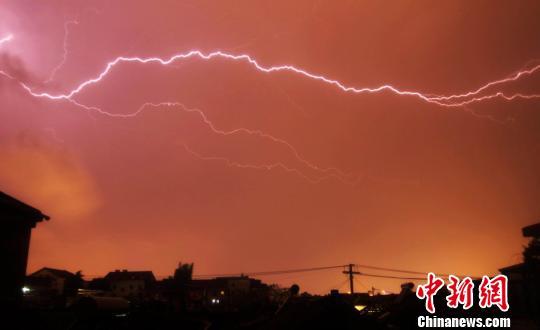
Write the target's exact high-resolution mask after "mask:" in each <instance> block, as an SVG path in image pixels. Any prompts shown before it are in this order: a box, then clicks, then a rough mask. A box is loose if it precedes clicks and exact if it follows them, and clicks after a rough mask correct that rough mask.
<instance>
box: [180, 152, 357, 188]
mask: <svg viewBox="0 0 540 330" xmlns="http://www.w3.org/2000/svg"><path fill="white" fill-rule="evenodd" d="M182 146H183V147H184V149H185V150H186V151H187V152H188V153H190V154H191V155H193V156H195V157H196V158H198V159H200V160H204V161H219V162H222V163H224V164H225V165H227V166H229V167H236V168H241V169H254V170H267V171H271V170H274V169H281V170H283V171H285V172H288V173H294V174H296V175H298V176H299V177H301V178H302V179H304V180H306V181H308V182H309V183H312V184H318V183H320V182H321V181H323V180H326V179H329V178H335V179H338V180H339V181H341V182H342V183H344V184H347V185H354V183H353V182H348V181H344V180H342V179H341V178H340V177H339V176H336V175H334V174H328V175H326V176H322V177H319V178H316V179H313V178H311V177H309V176H307V175H305V174H304V173H302V172H301V171H299V170H298V169H296V168H291V167H288V166H287V165H285V164H283V163H281V162H276V163H273V164H263V165H256V164H245V163H240V162H237V161H233V160H230V159H229V158H226V157H219V156H203V155H201V154H200V153H198V152H195V151H193V150H192V149H190V148H189V147H188V146H187V145H186V144H184V143H182Z"/></svg>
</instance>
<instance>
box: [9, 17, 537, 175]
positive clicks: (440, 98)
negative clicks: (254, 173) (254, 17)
mask: <svg viewBox="0 0 540 330" xmlns="http://www.w3.org/2000/svg"><path fill="white" fill-rule="evenodd" d="M73 24H78V22H77V21H68V22H65V24H64V42H63V56H62V60H61V61H60V62H59V64H58V65H57V66H56V67H55V68H53V70H52V71H51V74H50V76H49V78H48V79H47V82H50V81H52V80H53V79H54V77H55V75H56V73H57V72H58V70H60V69H61V67H62V66H63V65H64V64H65V62H66V60H67V57H68V47H67V39H68V35H69V26H70V25H73ZM12 38H13V35H11V34H10V35H8V36H7V37H5V38H3V39H1V40H0V44H1V43H3V42H7V41H9V40H11V39H12ZM191 58H194V59H200V60H204V61H211V60H214V59H225V60H229V61H234V62H242V63H245V64H248V65H250V66H251V67H253V68H254V69H255V70H257V71H259V72H262V73H266V74H271V73H278V72H289V73H293V74H296V75H300V76H302V77H304V78H308V79H311V80H315V81H318V82H321V83H323V84H326V85H330V86H333V87H335V88H337V89H339V90H341V91H343V92H345V93H354V94H364V93H369V94H374V93H380V92H385V91H386V92H391V93H393V94H396V95H399V96H409V97H415V98H417V99H419V100H421V101H424V102H427V103H430V104H434V105H437V106H441V107H451V108H454V107H464V108H466V106H468V105H470V104H472V103H478V102H483V101H486V100H491V99H495V98H500V99H504V100H506V101H513V100H516V99H526V100H531V99H537V98H540V94H523V93H514V94H511V95H507V94H505V93H504V92H502V91H496V92H494V93H492V94H485V95H484V94H483V93H484V92H486V91H487V90H488V89H490V88H492V87H494V86H497V85H502V84H505V83H511V82H515V81H517V80H519V79H521V78H522V77H525V76H530V75H532V74H534V73H535V72H537V71H538V70H540V65H537V66H534V67H532V68H529V69H523V70H520V71H518V72H516V73H514V74H512V75H510V76H507V77H506V78H503V79H499V80H495V81H491V82H488V83H486V84H484V85H483V86H480V87H479V88H477V89H476V90H472V91H469V92H465V93H461V94H453V95H433V94H427V93H422V92H419V91H409V90H401V89H398V88H397V87H394V86H392V85H389V84H385V85H381V86H379V87H374V88H371V87H355V86H349V85H347V84H345V83H343V82H341V81H339V80H336V79H332V78H328V77H326V76H324V75H321V74H316V73H312V72H309V71H306V70H304V69H301V68H298V67H296V66H293V65H277V66H265V65H262V64H260V63H259V62H258V61H257V60H256V59H255V58H253V57H252V56H250V55H247V54H239V55H237V54H232V53H228V52H223V51H215V52H210V53H205V52H202V51H200V50H192V51H188V52H185V53H179V54H175V55H172V56H170V57H168V58H162V57H124V56H120V57H117V58H115V59H113V60H112V61H110V62H108V63H107V64H106V66H105V68H104V69H103V71H101V72H100V73H99V74H97V75H96V76H95V77H93V78H90V79H88V80H85V81H83V82H82V83H80V84H79V85H77V86H76V87H75V88H73V89H72V90H70V91H68V92H65V93H58V94H53V93H49V92H43V91H36V90H35V89H34V88H32V87H31V86H29V85H28V84H26V83H25V82H22V81H18V80H17V82H18V83H19V85H20V86H21V87H22V88H23V89H24V90H25V91H26V92H28V93H29V95H31V96H33V97H36V98H46V99H49V100H55V101H56V100H64V101H67V102H69V103H71V104H73V105H75V106H77V107H80V108H83V109H85V110H90V111H96V112H98V113H100V114H102V115H106V116H109V117H117V118H130V117H135V116H137V115H138V114H140V113H141V112H143V111H144V110H145V109H147V108H159V107H163V106H167V107H176V108H179V109H181V110H182V111H184V112H192V113H197V114H198V115H199V116H200V117H201V119H202V120H203V122H204V123H205V124H206V125H207V126H208V127H209V128H210V129H211V130H212V132H213V133H215V134H219V135H222V136H228V135H233V134H248V135H253V136H257V137H259V138H263V139H267V140H271V141H272V142H274V143H277V144H280V145H283V146H284V147H286V148H287V149H288V150H289V151H290V152H291V153H292V154H293V155H294V157H295V159H296V160H297V161H299V162H300V163H301V164H303V165H304V166H306V167H307V168H309V169H311V170H313V171H316V172H318V173H320V174H321V175H322V176H321V177H319V178H318V179H316V180H314V179H312V178H310V177H308V176H306V175H305V174H304V173H302V172H301V171H300V170H298V169H296V168H291V167H287V166H286V165H285V164H283V163H280V162H277V163H274V164H269V165H253V164H240V163H238V162H235V161H232V160H229V159H227V158H222V157H207V156H202V155H200V154H198V153H196V152H194V151H193V150H191V149H189V148H187V146H185V145H184V148H185V149H186V151H188V152H189V153H190V154H192V155H194V156H196V157H197V158H199V159H201V160H213V161H218V160H219V161H222V162H225V163H226V164H227V165H228V166H234V167H240V168H256V169H266V170H271V169H275V168H281V169H283V170H285V171H287V172H294V173H296V174H298V175H300V176H301V177H303V178H305V179H307V180H308V181H310V182H311V183H318V182H320V181H322V180H323V179H326V178H328V177H333V178H336V179H338V180H340V181H342V182H344V183H346V184H354V181H351V180H350V178H351V176H352V175H351V174H350V173H345V172H344V171H342V170H340V169H338V168H334V167H326V168H325V167H319V166H317V165H315V164H313V163H311V162H309V161H308V160H306V159H305V158H304V157H302V156H301V155H300V153H299V152H298V150H297V149H296V148H295V147H294V146H293V145H292V144H291V143H289V142H287V141H286V140H284V139H281V138H277V137H275V136H273V135H271V134H268V133H265V132H262V131H260V130H252V129H248V128H243V127H242V128H237V129H234V130H230V131H224V130H221V129H218V128H216V126H215V125H214V124H213V122H211V121H210V120H209V119H208V117H207V116H206V114H205V113H204V112H203V111H202V110H199V109H192V108H188V107H186V106H185V105H184V104H182V103H180V102H160V103H152V102H147V103H144V104H143V105H142V106H140V107H139V108H138V109H137V110H136V111H134V112H132V113H128V114H118V113H111V112H108V111H105V110H103V109H101V108H99V107H95V106H89V105H85V104H82V103H80V102H78V101H77V100H76V99H75V97H76V96H77V95H78V94H80V93H82V92H83V91H84V90H86V89H87V88H89V87H90V86H92V85H95V84H98V83H99V82H101V81H102V80H103V79H105V78H106V77H107V76H108V74H109V73H110V72H111V71H112V70H113V69H114V68H115V67H116V66H117V65H119V64H122V63H137V64H152V63H153V64H158V65H163V66H168V65H170V64H172V63H174V62H177V61H181V60H188V59H191ZM0 74H2V75H4V76H5V77H7V78H9V79H13V80H16V79H14V78H13V77H12V76H11V75H9V74H8V73H7V72H4V71H0ZM466 109H467V108H466ZM467 111H469V110H467ZM469 112H470V113H472V114H475V113H474V112H472V111H469ZM485 117H487V118H492V117H489V116H485Z"/></svg>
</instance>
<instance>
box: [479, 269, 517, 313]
mask: <svg viewBox="0 0 540 330" xmlns="http://www.w3.org/2000/svg"><path fill="white" fill-rule="evenodd" d="M478 291H479V293H478V295H479V297H480V307H482V308H489V307H491V306H493V305H495V306H497V307H499V309H500V310H501V311H503V312H506V311H507V310H508V308H509V307H510V306H508V294H507V291H508V278H507V277H506V276H504V275H497V276H495V277H494V278H492V279H490V278H489V277H487V276H483V277H482V283H480V289H479V290H478Z"/></svg>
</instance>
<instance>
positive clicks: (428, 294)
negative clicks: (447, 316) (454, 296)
mask: <svg viewBox="0 0 540 330" xmlns="http://www.w3.org/2000/svg"><path fill="white" fill-rule="evenodd" d="M427 279H428V282H427V284H425V285H419V286H418V289H417V290H416V296H417V297H418V298H420V299H425V300H426V310H427V311H428V312H430V313H431V314H433V313H435V305H434V304H433V297H434V296H435V295H436V294H437V292H438V291H439V290H440V289H441V288H442V287H443V286H444V280H443V279H441V278H438V277H436V276H435V274H433V273H429V274H428V277H427Z"/></svg>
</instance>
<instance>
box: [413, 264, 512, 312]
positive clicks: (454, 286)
mask: <svg viewBox="0 0 540 330" xmlns="http://www.w3.org/2000/svg"><path fill="white" fill-rule="evenodd" d="M448 281H449V283H448V284H447V285H446V288H447V289H448V291H449V294H448V296H446V304H447V306H448V307H450V308H458V307H459V306H460V305H462V307H463V309H469V308H471V307H472V306H473V303H474V282H473V280H472V279H471V278H470V277H465V278H464V279H463V280H460V279H459V278H458V277H457V276H454V275H449V276H448ZM444 284H445V282H444V280H443V279H442V278H440V277H437V276H436V275H435V274H434V273H428V275H427V283H426V284H424V285H419V286H418V289H417V290H416V296H417V297H418V298H420V299H425V301H426V310H427V311H428V312H430V313H432V314H433V313H435V304H434V302H433V298H434V297H435V295H436V294H437V292H439V290H440V289H441V288H442V287H443V286H444ZM478 299H479V304H478V305H479V306H480V307H481V308H490V307H492V306H497V307H498V308H499V309H500V310H501V311H503V312H506V311H508V309H509V308H510V306H509V305H508V278H507V277H506V276H505V275H497V276H495V277H493V278H491V279H490V278H489V277H488V276H483V277H482V282H481V283H480V286H479V288H478Z"/></svg>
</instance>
